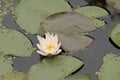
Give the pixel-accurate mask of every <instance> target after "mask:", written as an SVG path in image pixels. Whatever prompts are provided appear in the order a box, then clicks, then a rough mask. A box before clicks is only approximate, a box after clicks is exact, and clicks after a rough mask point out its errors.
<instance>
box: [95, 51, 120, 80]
mask: <svg viewBox="0 0 120 80" xmlns="http://www.w3.org/2000/svg"><path fill="white" fill-rule="evenodd" d="M119 66H120V56H118V55H116V54H112V53H111V54H106V55H105V56H104V59H103V65H102V67H101V68H100V70H99V72H97V75H98V78H99V80H120V67H119Z"/></svg>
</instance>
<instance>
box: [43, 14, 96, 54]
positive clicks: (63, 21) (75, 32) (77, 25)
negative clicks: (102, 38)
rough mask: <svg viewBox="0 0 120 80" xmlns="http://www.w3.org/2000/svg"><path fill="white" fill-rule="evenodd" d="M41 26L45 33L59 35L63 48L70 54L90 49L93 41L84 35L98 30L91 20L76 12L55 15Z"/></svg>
mask: <svg viewBox="0 0 120 80" xmlns="http://www.w3.org/2000/svg"><path fill="white" fill-rule="evenodd" d="M86 23H87V24H86ZM41 26H42V27H43V29H44V31H45V32H52V33H55V34H57V35H58V37H59V40H60V41H61V42H62V48H63V49H64V50H65V51H69V52H70V51H72V52H73V51H78V50H84V49H85V48H86V47H88V45H90V44H91V43H92V41H93V39H92V38H90V37H87V36H84V35H86V33H87V32H89V31H93V30H96V26H95V25H94V23H93V22H92V21H91V20H90V19H89V18H87V17H85V16H83V15H81V14H79V13H75V12H62V13H56V14H53V15H51V16H49V17H47V18H46V19H45V20H44V21H42V23H41Z"/></svg>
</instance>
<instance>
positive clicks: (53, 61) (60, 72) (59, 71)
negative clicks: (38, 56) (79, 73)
mask: <svg viewBox="0 0 120 80" xmlns="http://www.w3.org/2000/svg"><path fill="white" fill-rule="evenodd" d="M82 65H83V62H82V61H80V60H78V59H76V58H73V57H71V56H62V55H60V56H54V57H51V58H47V59H44V60H42V61H41V62H40V63H38V64H37V65H34V66H32V67H31V69H30V71H29V72H28V80H38V79H41V80H63V79H64V78H65V77H66V76H68V75H70V74H71V73H73V72H74V71H76V70H77V69H79V68H80V67H81V66H82Z"/></svg>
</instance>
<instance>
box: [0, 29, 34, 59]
mask: <svg viewBox="0 0 120 80" xmlns="http://www.w3.org/2000/svg"><path fill="white" fill-rule="evenodd" d="M0 39H1V40H0V52H2V53H4V54H6V55H8V54H10V55H14V56H21V57H26V56H31V54H32V52H33V47H32V44H31V42H30V41H29V39H27V38H26V37H25V36H24V35H23V34H22V33H20V32H18V31H16V30H10V29H0Z"/></svg>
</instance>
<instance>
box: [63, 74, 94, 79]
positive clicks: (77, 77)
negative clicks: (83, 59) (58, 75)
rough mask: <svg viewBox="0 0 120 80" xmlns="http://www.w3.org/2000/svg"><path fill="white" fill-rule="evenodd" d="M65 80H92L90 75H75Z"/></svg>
mask: <svg viewBox="0 0 120 80" xmlns="http://www.w3.org/2000/svg"><path fill="white" fill-rule="evenodd" d="M65 80H92V78H91V75H90V74H75V75H72V76H70V77H67V78H66V79H65Z"/></svg>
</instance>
